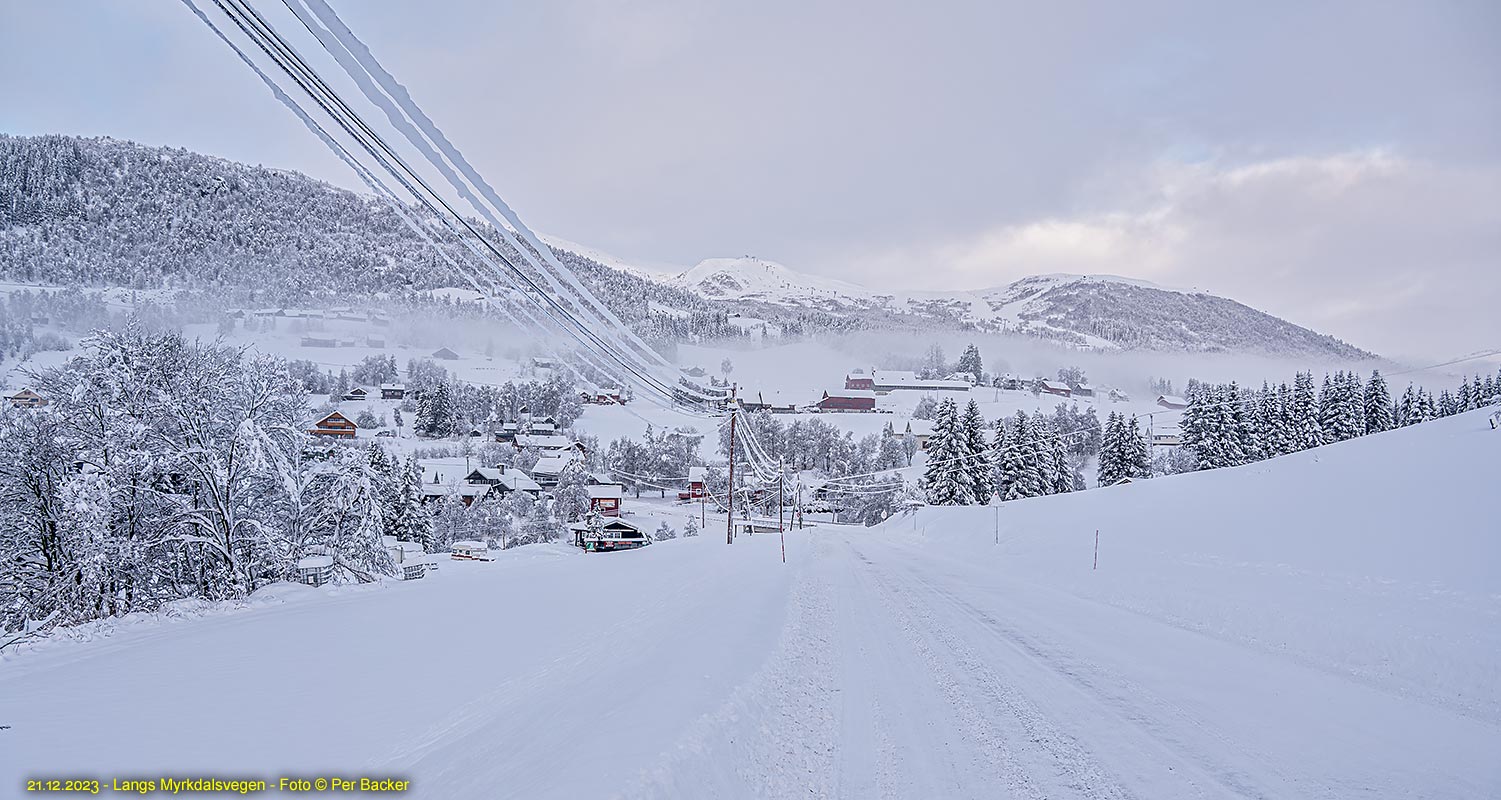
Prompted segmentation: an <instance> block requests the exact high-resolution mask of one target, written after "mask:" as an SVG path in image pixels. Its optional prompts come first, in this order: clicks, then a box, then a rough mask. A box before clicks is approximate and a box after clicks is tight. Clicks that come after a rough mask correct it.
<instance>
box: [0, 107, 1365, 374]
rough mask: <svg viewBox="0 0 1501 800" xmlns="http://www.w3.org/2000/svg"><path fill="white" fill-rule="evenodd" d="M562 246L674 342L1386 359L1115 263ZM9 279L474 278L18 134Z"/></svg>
mask: <svg viewBox="0 0 1501 800" xmlns="http://www.w3.org/2000/svg"><path fill="white" fill-rule="evenodd" d="M439 238H440V240H442V239H444V237H443V236H442V235H441V232H440V234H439ZM550 241H551V242H552V245H553V249H554V251H555V252H556V254H557V255H558V257H559V258H560V259H561V260H562V261H563V262H564V263H565V264H567V266H568V267H569V268H570V269H572V270H573V271H574V272H575V273H577V274H578V275H579V277H580V279H581V280H582V281H583V282H584V283H585V285H587V286H589V287H590V289H591V290H592V291H594V292H595V294H596V295H598V296H599V297H601V298H602V299H603V300H604V302H605V303H606V304H608V305H610V306H611V307H612V308H613V309H614V310H615V311H616V313H618V314H620V315H621V316H622V318H625V319H628V320H630V321H631V323H632V324H633V325H634V326H635V327H636V328H637V329H638V330H640V331H641V332H643V333H644V334H646V335H648V336H651V337H653V338H656V339H660V340H664V341H665V340H670V339H683V338H687V339H690V340H702V339H706V338H715V337H721V336H725V335H735V334H737V333H740V332H741V330H742V327H743V326H736V325H735V324H734V323H732V322H731V321H730V320H731V317H732V316H735V315H738V316H740V317H744V318H752V319H759V320H765V321H767V322H769V323H771V324H772V327H773V328H775V329H779V330H781V331H782V332H783V333H786V334H789V335H796V334H799V333H802V334H807V333H812V332H815V331H828V330H848V329H855V328H865V329H880V328H897V329H912V328H917V329H925V330H932V329H935V328H938V329H955V328H959V329H973V330H984V331H997V332H1005V333H1018V334H1024V335H1029V336H1036V337H1040V338H1045V339H1049V340H1053V341H1057V342H1061V343H1063V344H1066V345H1070V346H1077V347H1094V348H1103V349H1115V348H1145V349H1159V350H1188V351H1232V352H1261V353H1272V354H1279V355H1294V356H1313V357H1325V358H1338V359H1348V358H1361V357H1365V356H1369V355H1370V354H1369V353H1366V352H1365V351H1363V350H1360V349H1358V348H1355V347H1352V346H1351V345H1348V344H1346V343H1344V342H1342V341H1339V340H1338V339H1335V338H1333V337H1329V336H1325V335H1321V334H1318V333H1315V332H1314V331H1311V330H1308V329H1307V328H1303V327H1300V326H1298V325H1294V324H1292V323H1290V322H1287V321H1284V320H1281V319H1278V318H1276V317H1274V316H1271V315H1269V314H1265V313H1262V312H1260V311H1257V310H1256V309H1253V308H1250V307H1247V306H1245V305H1242V304H1240V303H1236V302H1235V301H1233V300H1228V299H1226V298H1223V297H1216V296H1214V295H1210V294H1205V293H1203V292H1197V291H1192V290H1178V289H1169V288H1166V287H1161V286H1155V285H1153V284H1150V283H1146V282H1144V281H1136V280H1129V279H1126V278H1116V277H1111V276H1105V275H1089V276H1084V275H1039V276H1034V277H1029V278H1024V279H1022V280H1020V281H1017V282H1015V283H1013V284H1011V285H1009V286H1003V287H998V288H993V289H984V290H977V291H952V292H878V291H874V290H871V289H868V288H866V287H863V286H859V285H857V284H854V283H849V282H846V281H840V280H834V279H830V278H822V277H816V276H813V275H809V274H807V273H803V272H798V271H796V270H793V269H789V268H788V267H785V266H783V265H781V264H777V263H775V262H772V261H767V260H764V259H760V258H754V257H751V256H744V257H741V258H714V259H709V260H706V261H703V262H701V263H699V264H698V265H696V266H694V267H692V268H691V269H688V270H686V271H683V272H681V273H679V274H676V275H674V274H672V273H671V271H670V270H664V269H663V268H662V267H660V266H657V265H643V264H639V263H635V262H631V261H628V260H624V259H619V258H615V257H612V256H609V255H606V254H604V253H601V252H598V251H596V250H594V249H592V248H589V247H586V246H580V245H576V244H573V243H571V242H567V241H565V240H561V239H556V238H553V239H550ZM0 278H7V279H13V280H20V281H25V282H38V283H52V284H60V285H84V286H127V287H130V288H132V289H139V290H146V289H154V288H161V287H179V288H181V287H194V288H198V289H201V290H206V291H210V292H213V293H216V294H218V295H221V296H222V297H224V298H225V301H226V302H236V303H259V304H265V303H318V302H323V301H334V300H337V301H338V302H339V303H347V302H350V301H351V299H355V298H360V297H371V296H376V295H379V296H382V297H386V298H395V299H397V300H402V299H405V298H409V297H413V296H421V297H427V296H428V293H429V292H431V291H432V290H434V289H443V288H445V287H453V286H460V287H465V288H467V283H465V282H464V281H463V279H462V278H461V277H460V276H457V275H452V274H448V272H447V270H445V269H444V268H443V267H442V264H441V262H439V261H438V260H437V259H435V258H433V256H432V254H431V253H430V252H429V250H428V246H427V245H426V243H425V242H423V241H422V240H421V239H420V238H419V237H418V236H416V235H415V234H413V233H412V232H411V230H409V229H408V228H407V227H406V226H405V225H404V224H402V223H401V221H400V220H399V219H398V218H397V216H396V215H395V214H394V213H393V212H392V210H391V209H390V208H388V207H387V206H386V205H385V204H383V203H380V202H377V201H376V200H374V199H373V198H370V197H367V196H364V195H360V194H357V193H355V192H349V191H345V190H343V189H339V188H336V187H333V186H329V185H327V184H324V183H321V182H319V181H315V180H313V179H311V178H308V177H306V176H303V175H299V174H297V173H294V172H287V171H283V170H274V169H268V168H265V167H258V166H249V165H245V164H237V163H234V162H231V161H226V160H223V159H219V158H214V157H211V156H203V155H198V154H196V153H191V152H188V151H185V150H179V149H171V148H159V147H145V146H142V145H138V144H133V143H130V142H122V141H117V140H113V139H81V138H76V137H68V136H44V137H13V136H6V135H3V134H0ZM231 298H232V299H231Z"/></svg>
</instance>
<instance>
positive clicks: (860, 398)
mask: <svg viewBox="0 0 1501 800" xmlns="http://www.w3.org/2000/svg"><path fill="white" fill-rule="evenodd" d="M818 408H819V410H820V411H835V412H851V411H852V412H869V411H875V410H876V393H875V392H872V391H869V390H865V389H830V390H828V391H826V392H824V393H823V399H822V400H819V401H818Z"/></svg>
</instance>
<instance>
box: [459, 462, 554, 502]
mask: <svg viewBox="0 0 1501 800" xmlns="http://www.w3.org/2000/svg"><path fill="white" fill-rule="evenodd" d="M464 482H465V483H470V484H485V485H487V486H489V487H490V492H491V493H492V494H494V495H496V496H504V495H507V494H510V493H511V492H526V493H527V494H530V495H531V496H533V497H536V496H537V495H538V494H541V493H542V487H541V486H538V485H537V482H536V481H534V480H532V479H531V478H530V477H529V476H528V475H527V474H526V473H525V472H522V471H521V470H519V469H516V468H515V467H507V466H506V465H505V464H497V465H496V466H493V467H479V468H478V469H475V470H474V471H472V472H470V473H469V474H468V475H467V476H465V477H464Z"/></svg>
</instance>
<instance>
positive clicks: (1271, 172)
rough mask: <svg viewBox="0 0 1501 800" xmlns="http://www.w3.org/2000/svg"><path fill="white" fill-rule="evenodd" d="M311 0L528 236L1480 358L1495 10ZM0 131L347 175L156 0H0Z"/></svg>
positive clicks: (218, 49) (667, 257)
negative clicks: (1099, 305)
mask: <svg viewBox="0 0 1501 800" xmlns="http://www.w3.org/2000/svg"><path fill="white" fill-rule="evenodd" d="M334 4H335V6H336V7H337V8H338V9H339V11H340V12H341V13H342V14H343V15H344V17H345V19H346V20H347V21H348V22H349V23H350V25H351V26H352V27H353V28H354V29H355V30H356V31H357V32H358V33H359V34H360V35H361V36H362V37H363V38H364V39H365V41H366V42H367V43H368V44H369V45H370V46H371V47H372V49H373V50H374V51H375V52H376V54H377V55H378V56H379V57H381V58H382V59H383V60H384V61H385V62H386V64H387V66H388V67H390V68H391V70H392V71H393V72H394V73H395V74H397V75H398V77H400V78H401V79H402V80H403V81H404V82H405V83H406V84H407V85H408V86H409V87H410V88H411V89H412V91H413V94H414V95H415V97H416V99H417V100H418V101H419V102H420V103H422V104H423V106H424V108H426V109H427V110H428V112H429V113H430V114H431V115H432V117H433V118H434V119H436V120H437V121H438V122H439V123H440V124H441V125H442V126H443V127H444V128H445V130H446V131H447V133H448V134H449V136H450V138H452V139H453V140H454V141H455V142H456V143H457V144H459V146H460V147H461V148H463V149H464V151H465V152H466V154H467V155H468V156H469V157H470V159H471V160H472V161H474V162H475V164H476V165H477V166H479V167H480V169H481V170H482V171H484V172H485V174H486V175H487V176H489V177H490V178H491V181H492V183H494V184H495V185H496V186H497V187H498V188H500V190H501V191H502V193H503V194H504V195H505V196H506V197H507V199H508V200H510V201H511V202H512V204H513V205H514V206H515V207H516V208H517V210H518V211H519V212H520V213H521V214H522V216H523V218H525V219H527V220H528V222H529V223H530V224H531V225H532V226H533V227H534V228H537V229H538V230H541V231H545V232H548V233H552V234H555V235H558V236H562V237H565V238H568V239H571V240H574V241H577V242H581V243H585V244H588V245H590V246H592V247H595V248H598V249H600V250H603V251H606V252H611V253H614V254H616V255H618V256H621V257H622V258H625V259H627V260H632V259H635V260H641V261H648V262H656V263H669V264H681V265H685V266H686V265H691V264H692V263H694V262H696V261H697V260H699V259H701V258H706V257H711V256H725V255H741V254H747V253H750V254H755V255H759V256H762V257H765V258H770V259H773V260H776V261H780V262H783V263H785V264H787V265H789V266H791V267H793V268H795V269H799V270H802V271H807V272H814V273H819V274H823V275H829V276H834V277H840V278H845V279H849V280H855V281H859V282H863V283H866V284H869V285H872V286H876V287H893V288H895V287H902V288H933V289H941V288H974V287H979V286H986V285H995V284H1002V283H1005V282H1008V281H1010V280H1012V279H1014V278H1016V277H1019V276H1021V275H1025V274H1029V273H1034V272H1045V271H1063V270H1067V271H1099V272H1113V273H1117V274H1123V275H1130V276H1135V277H1141V278H1146V279H1148V280H1157V281H1160V282H1163V283H1168V284H1173V285H1192V286H1197V287H1201V288H1204V289H1207V290H1210V291H1214V292H1216V293H1220V294H1224V295H1227V296H1230V297H1233V298H1235V299H1238V300H1241V301H1243V302H1247V303H1250V304H1252V305H1255V306H1258V307H1261V308H1265V309H1266V310H1268V311H1272V312H1273V313H1277V314H1281V315H1283V316H1286V317H1288V318H1290V319H1292V320H1293V321H1296V322H1299V323H1302V324H1307V325H1310V326H1313V327H1315V328H1318V329H1320V330H1323V331H1326V332H1330V333H1334V334H1335V335H1339V336H1341V337H1343V338H1346V339H1348V340H1351V341H1353V342H1355V343H1356V344H1360V345H1363V346H1367V347H1371V348H1374V349H1378V350H1382V351H1384V352H1395V353H1402V352H1411V353H1437V354H1447V353H1449V352H1452V351H1461V350H1468V349H1474V348H1477V347H1481V346H1491V347H1501V321H1498V319H1501V314H1497V313H1495V312H1494V309H1495V308H1497V307H1498V305H1501V278H1498V277H1497V274H1498V273H1501V264H1498V263H1497V261H1498V256H1497V253H1501V180H1498V176H1501V85H1498V84H1501V54H1498V53H1501V48H1497V47H1496V46H1495V42H1496V41H1498V38H1501V4H1497V3H1494V2H1475V3H1422V2H1411V3H1369V2H1351V3H1306V2H1297V3H1255V4H1239V5H1237V6H1234V7H1231V6H1230V4H1217V3H1201V2H1188V3H1129V4H1127V3H1097V4H1084V3H1055V4H1038V3H1005V2H977V3H962V2H931V3H911V2H900V3H897V2H863V3H858V4H856V3H849V2H845V3H832V2H816V1H809V0H803V1H802V2H783V1H782V0H766V2H760V3H738V2H737V3H731V2H720V3H694V2H673V1H672V0H640V1H639V2H614V1H612V0H549V2H545V3H519V2H461V3H447V4H444V3H437V2H434V3H420V4H419V3H407V2H394V1H383V2H372V1H368V0H367V1H365V2H359V3H351V2H347V0H345V1H339V0H336V1H335V3H334ZM0 131H6V132H12V133H21V134H33V133H47V132H63V133H77V134H88V135H111V136H116V137H120V138H127V139H133V140H137V141H141V142H145V143H150V144H165V145H174V146H181V147H187V148H190V149H193V150H199V151H203V152H207V153H212V154H216V155H220V156H224V157H227V158H232V159H236V160H240V161H248V162H252V163H262V164H267V165H274V166H278V167H286V168H292V169H298V170H301V171H305V172H309V173H311V174H314V175H316V176H319V177H322V178H326V179H329V180H332V181H335V182H338V183H341V184H344V185H351V186H352V185H354V182H353V180H352V178H351V176H349V175H348V174H347V172H346V171H345V170H344V168H343V167H342V165H339V164H338V163H337V162H336V161H334V160H333V158H332V157H331V156H329V155H327V153H326V152H325V151H324V150H323V148H322V146H321V145H320V144H319V143H318V142H317V141H315V140H314V139H313V138H312V137H311V136H310V135H309V134H308V133H307V132H306V131H305V130H304V129H303V128H302V127H301V125H300V124H299V123H297V122H296V121H295V120H294V119H293V118H292V117H291V115H290V114H288V113H287V112H286V110H285V109H283V108H282V107H281V106H280V105H278V104H277V103H275V101H273V100H272V99H271V97H270V95H269V93H268V92H267V91H266V90H265V88H264V87H263V86H261V85H260V84H259V82H258V81H257V80H256V79H255V78H254V77H253V76H252V75H251V74H250V73H249V72H248V71H246V70H245V69H244V67H243V66H241V65H240V64H239V63H238V62H237V61H235V60H234V59H233V56H232V55H231V54H230V53H229V51H228V50H227V49H225V48H224V47H223V45H222V44H220V43H219V42H217V41H216V40H214V39H213V38H212V36H211V35H210V34H209V33H208V32H207V31H206V30H205V29H204V28H203V27H202V26H201V24H200V23H198V22H197V20H196V19H194V18H193V17H192V16H191V15H190V14H189V13H188V12H187V10H186V9H185V8H184V7H183V6H181V5H180V4H179V3H177V2H175V1H173V0H157V1H156V2H149V3H146V2H141V3H119V2H103V1H102V0H92V1H88V0H64V1H61V2H30V1H29V0H0Z"/></svg>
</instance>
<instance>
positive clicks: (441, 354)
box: [433, 347, 459, 361]
mask: <svg viewBox="0 0 1501 800" xmlns="http://www.w3.org/2000/svg"><path fill="white" fill-rule="evenodd" d="M433 358H441V359H443V360H444V361H458V360H459V354H458V353H455V352H454V351H452V350H449V349H448V348H446V347H440V348H438V349H437V350H434V351H433Z"/></svg>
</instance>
